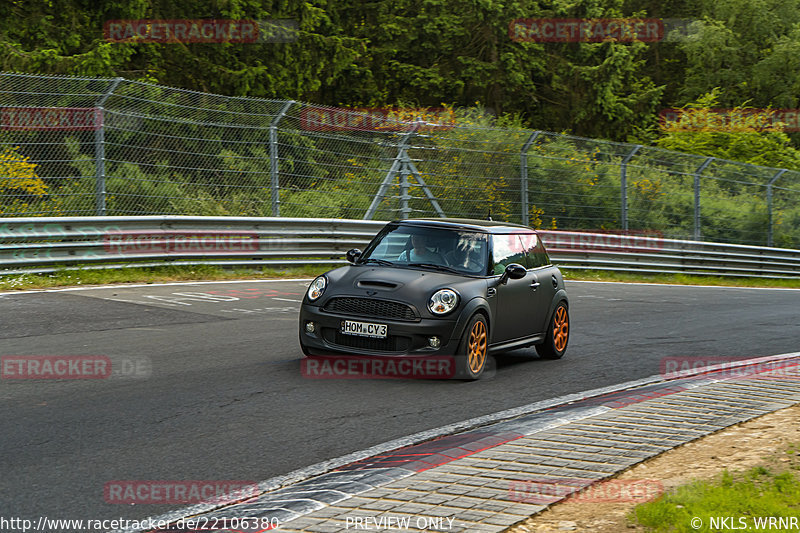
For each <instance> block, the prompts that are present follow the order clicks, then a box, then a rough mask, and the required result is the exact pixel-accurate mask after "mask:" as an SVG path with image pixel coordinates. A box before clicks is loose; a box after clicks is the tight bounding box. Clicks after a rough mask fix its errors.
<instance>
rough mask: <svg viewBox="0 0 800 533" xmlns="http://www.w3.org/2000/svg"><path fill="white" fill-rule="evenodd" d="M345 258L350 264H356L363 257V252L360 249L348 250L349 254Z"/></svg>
mask: <svg viewBox="0 0 800 533" xmlns="http://www.w3.org/2000/svg"><path fill="white" fill-rule="evenodd" d="M344 257H345V259H347V261H348V262H350V263H353V264H355V263H356V261H358V258H359V257H361V250H359V249H358V248H353V249H352V250H347V253H346V254H345V256H344Z"/></svg>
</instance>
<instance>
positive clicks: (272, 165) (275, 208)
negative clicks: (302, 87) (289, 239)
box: [269, 100, 294, 217]
mask: <svg viewBox="0 0 800 533" xmlns="http://www.w3.org/2000/svg"><path fill="white" fill-rule="evenodd" d="M293 105H294V100H289V101H288V102H286V103H285V104H284V106H283V109H281V111H280V113H278V115H277V116H276V117H275V119H274V120H273V121H272V123H271V124H270V125H269V181H270V191H271V196H272V216H274V217H279V216H281V198H280V192H281V191H280V181H279V180H278V122H280V121H281V119H282V118H283V116H284V115H285V114H286V113H287V112H288V111H289V109H290V108H291V107H292V106H293Z"/></svg>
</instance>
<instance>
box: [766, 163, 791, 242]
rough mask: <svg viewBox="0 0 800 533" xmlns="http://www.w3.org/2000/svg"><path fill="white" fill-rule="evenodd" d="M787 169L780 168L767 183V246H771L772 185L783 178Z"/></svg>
mask: <svg viewBox="0 0 800 533" xmlns="http://www.w3.org/2000/svg"><path fill="white" fill-rule="evenodd" d="M786 170H787V169H785V168H782V169H780V170H779V171H778V173H777V174H775V175H774V176H772V179H771V180H769V183H767V212H768V213H769V222H768V223H767V224H768V225H767V246H772V185H773V184H774V183H775V182H776V181H778V178H780V177H781V176H783V174H784V173H785V172H786Z"/></svg>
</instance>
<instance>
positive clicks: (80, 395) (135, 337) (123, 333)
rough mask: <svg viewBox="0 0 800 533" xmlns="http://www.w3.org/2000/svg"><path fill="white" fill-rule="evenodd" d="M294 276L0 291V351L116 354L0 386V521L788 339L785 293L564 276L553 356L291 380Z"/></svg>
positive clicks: (97, 503)
mask: <svg viewBox="0 0 800 533" xmlns="http://www.w3.org/2000/svg"><path fill="white" fill-rule="evenodd" d="M305 287H306V282H297V281H282V282H271V283H258V282H246V283H214V284H174V285H148V286H143V287H125V288H120V287H116V288H100V289H94V290H89V289H86V290H78V291H60V292H40V293H26V294H11V293H5V294H2V295H0V317H2V318H1V319H0V320H2V328H0V356H29V355H69V356H75V355H85V356H105V357H108V358H109V359H110V360H111V361H113V362H115V364H116V363H117V362H122V363H123V364H122V365H121V366H118V367H116V368H119V369H121V370H122V375H117V374H112V375H111V376H109V377H108V378H107V379H91V380H14V379H0V398H2V402H0V428H2V429H0V441H1V442H2V445H1V447H0V450H2V476H0V515H3V516H6V517H8V516H14V517H22V518H29V519H35V518H36V517H39V516H43V515H44V516H47V517H49V518H74V519H104V518H118V517H123V518H131V519H141V518H145V517H147V516H154V515H158V514H161V513H163V512H166V511H168V510H171V509H174V508H177V507H181V506H180V505H122V504H111V503H106V501H105V499H104V492H103V489H104V486H105V485H106V484H107V483H109V482H113V481H119V480H142V481H154V480H247V481H254V482H255V481H260V480H263V479H267V478H270V477H272V476H276V475H280V474H285V473H287V472H290V471H292V470H295V469H298V468H302V467H304V466H307V465H310V464H313V463H316V462H319V461H323V460H325V459H330V458H333V457H337V456H340V455H344V454H346V453H349V452H353V451H356V450H360V449H364V448H367V447H369V446H372V445H375V444H378V443H381V442H384V441H387V440H391V439H394V438H397V437H401V436H404V435H408V434H411V433H416V432H418V431H423V430H426V429H431V428H435V427H438V426H442V425H445V424H449V423H454V422H458V421H461V420H464V419H468V418H472V417H475V416H478V415H483V414H489V413H493V412H496V411H500V410H503V409H507V408H511V407H516V406H519V405H523V404H527V403H531V402H534V401H538V400H544V399H548V398H552V397H555V396H561V395H564V394H568V393H573V392H580V391H584V390H587V389H592V388H597V387H602V386H608V385H613V384H617V383H620V382H624V381H628V380H632V379H636V378H642V377H646V376H650V375H654V374H658V373H659V372H660V363H661V360H662V358H664V357H676V356H677V357H681V356H687V357H691V356H699V357H712V356H723V357H755V356H764V355H770V354H779V353H785V352H791V351H797V350H798V348H800V291H792V290H758V289H735V288H704V287H681V286H677V287H675V286H672V287H670V286H656V285H623V284H611V283H577V282H571V283H570V282H568V284H567V290H568V292H569V295H570V299H571V301H570V303H571V309H570V314H571V320H572V336H571V338H570V343H569V349H568V351H567V355H566V356H565V358H564V359H562V360H560V361H545V360H539V359H538V358H537V357H536V355H535V352H534V351H533V349H530V350H519V351H517V352H513V353H512V354H508V355H504V356H500V357H498V359H497V371H496V374H495V375H493V376H490V377H489V378H488V379H484V380H481V381H478V382H472V383H464V382H458V381H433V380H419V381H410V380H355V379H353V380H319V379H307V378H304V377H303V376H302V375H301V372H300V361H301V359H302V354H301V352H300V349H299V346H298V343H297V311H298V309H299V301H300V299H301V295H302V293H303V291H304V290H305Z"/></svg>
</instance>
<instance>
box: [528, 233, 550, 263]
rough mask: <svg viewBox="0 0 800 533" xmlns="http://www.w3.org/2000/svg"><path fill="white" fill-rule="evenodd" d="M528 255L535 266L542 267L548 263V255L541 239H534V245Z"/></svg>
mask: <svg viewBox="0 0 800 533" xmlns="http://www.w3.org/2000/svg"><path fill="white" fill-rule="evenodd" d="M528 257H529V258H530V260H531V262H532V263H534V264H535V267H543V266H547V265H549V264H550V256H548V255H547V251H546V250H545V249H544V244H542V241H541V239H536V246H535V247H534V248H533V250H531V251H530V252H529V253H528ZM535 267H534V268H535Z"/></svg>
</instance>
